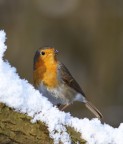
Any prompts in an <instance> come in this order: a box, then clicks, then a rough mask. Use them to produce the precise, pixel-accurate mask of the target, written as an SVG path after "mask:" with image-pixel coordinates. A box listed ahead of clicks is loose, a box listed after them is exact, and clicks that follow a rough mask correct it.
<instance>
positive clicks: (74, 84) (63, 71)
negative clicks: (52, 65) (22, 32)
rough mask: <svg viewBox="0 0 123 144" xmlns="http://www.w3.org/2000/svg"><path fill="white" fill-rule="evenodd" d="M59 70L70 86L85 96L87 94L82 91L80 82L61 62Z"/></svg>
mask: <svg viewBox="0 0 123 144" xmlns="http://www.w3.org/2000/svg"><path fill="white" fill-rule="evenodd" d="M58 69H59V72H60V74H61V78H62V80H63V81H64V83H66V84H67V85H68V86H69V87H71V88H73V89H74V90H75V91H77V92H78V93H81V94H82V95H83V96H84V97H85V94H84V92H83V91H82V89H81V87H80V86H79V84H78V83H77V82H76V80H75V79H74V78H73V77H72V75H71V74H70V72H69V70H68V69H67V68H66V66H65V65H64V64H62V63H60V62H59V68H58Z"/></svg>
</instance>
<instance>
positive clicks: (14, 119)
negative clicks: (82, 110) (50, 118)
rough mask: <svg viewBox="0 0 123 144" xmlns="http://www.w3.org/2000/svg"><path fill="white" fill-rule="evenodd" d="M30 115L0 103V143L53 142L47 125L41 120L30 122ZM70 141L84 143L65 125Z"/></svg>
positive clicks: (43, 143) (30, 143) (27, 143)
mask: <svg viewBox="0 0 123 144" xmlns="http://www.w3.org/2000/svg"><path fill="white" fill-rule="evenodd" d="M30 120H31V117H29V116H27V115H26V114H22V113H19V112H16V111H14V110H13V109H11V108H9V107H7V106H6V105H5V104H2V103H0V144H53V140H52V139H51V138H50V137H49V132H48V129H47V126H46V125H45V124H44V123H42V122H39V121H38V122H36V123H31V122H30ZM67 131H68V133H69V134H70V137H71V139H72V143H73V144H74V143H77V142H79V144H84V143H85V142H86V141H85V140H83V139H81V138H80V134H79V133H78V132H76V131H75V130H74V129H73V128H71V127H67Z"/></svg>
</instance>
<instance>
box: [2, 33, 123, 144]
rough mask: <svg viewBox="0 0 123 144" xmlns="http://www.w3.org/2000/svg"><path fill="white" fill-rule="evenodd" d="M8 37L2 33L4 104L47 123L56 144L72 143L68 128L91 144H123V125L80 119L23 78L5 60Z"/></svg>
mask: <svg viewBox="0 0 123 144" xmlns="http://www.w3.org/2000/svg"><path fill="white" fill-rule="evenodd" d="M5 40H6V34H5V32H4V31H3V30H1V31H0V102H2V103H5V104H6V105H7V106H9V107H12V108H14V109H15V110H17V111H19V112H22V113H26V114H27V115H28V116H31V117H32V122H36V121H37V120H40V121H43V122H44V123H45V124H46V125H47V126H48V130H49V132H50V137H51V138H53V139H54V143H55V144H58V143H59V141H61V142H62V143H64V144H70V143H71V139H70V136H69V134H68V133H67V130H66V128H65V126H66V125H67V126H71V127H73V128H74V129H75V130H76V131H78V132H80V133H81V135H82V137H83V138H84V139H85V140H86V141H87V143H88V144H110V143H111V144H123V123H121V124H120V126H119V127H118V128H113V127H111V126H109V125H108V124H101V122H100V121H99V120H98V119H96V118H95V119H92V120H89V119H87V118H84V119H78V118H74V117H72V116H71V115H70V114H69V113H65V112H61V111H59V110H58V109H57V108H56V107H53V105H52V104H51V103H50V102H49V101H48V100H47V98H46V97H43V96H42V95H41V94H40V93H39V91H37V90H35V89H34V87H33V86H32V85H31V84H29V83H28V81H27V80H24V79H20V77H19V75H18V74H17V72H16V69H15V68H14V67H11V65H10V64H9V63H8V62H6V61H4V60H3V56H4V52H5V51H6V49H7V46H6V45H5Z"/></svg>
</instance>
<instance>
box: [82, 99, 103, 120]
mask: <svg viewBox="0 0 123 144" xmlns="http://www.w3.org/2000/svg"><path fill="white" fill-rule="evenodd" d="M85 106H86V107H87V108H88V109H89V110H90V111H91V112H92V113H93V114H94V115H95V116H96V117H97V118H99V119H102V118H103V115H102V114H101V112H100V111H99V110H98V109H97V108H96V107H95V106H94V105H93V104H92V103H91V102H89V101H87V102H86V103H85Z"/></svg>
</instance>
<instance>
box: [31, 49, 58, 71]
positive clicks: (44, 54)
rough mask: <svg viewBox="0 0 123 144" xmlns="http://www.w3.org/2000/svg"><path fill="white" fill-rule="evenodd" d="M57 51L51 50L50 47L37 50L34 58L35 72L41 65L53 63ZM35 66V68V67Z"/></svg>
mask: <svg viewBox="0 0 123 144" xmlns="http://www.w3.org/2000/svg"><path fill="white" fill-rule="evenodd" d="M57 54H58V50H56V49H54V48H51V47H45V48H39V49H38V50H37V51H36V53H35V56H34V67H33V69H34V70H35V69H36V67H38V66H40V65H43V64H45V63H49V64H50V63H51V64H52V63H54V62H55V61H56V60H57V58H56V56H57ZM36 65H37V66H36Z"/></svg>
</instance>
